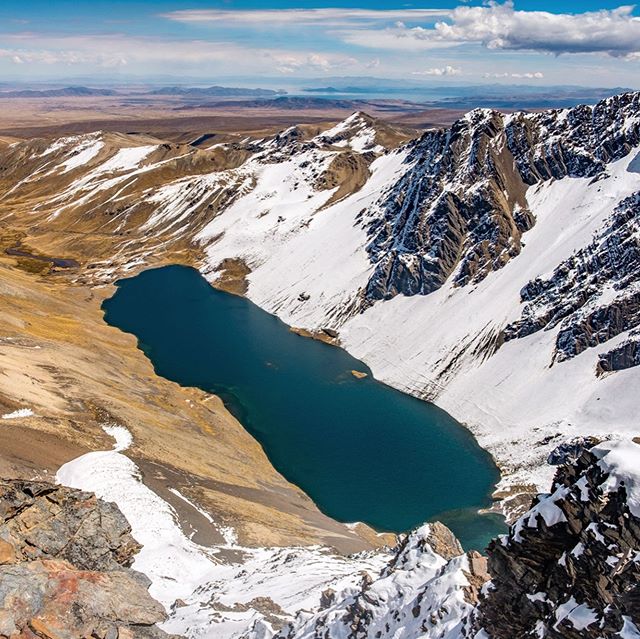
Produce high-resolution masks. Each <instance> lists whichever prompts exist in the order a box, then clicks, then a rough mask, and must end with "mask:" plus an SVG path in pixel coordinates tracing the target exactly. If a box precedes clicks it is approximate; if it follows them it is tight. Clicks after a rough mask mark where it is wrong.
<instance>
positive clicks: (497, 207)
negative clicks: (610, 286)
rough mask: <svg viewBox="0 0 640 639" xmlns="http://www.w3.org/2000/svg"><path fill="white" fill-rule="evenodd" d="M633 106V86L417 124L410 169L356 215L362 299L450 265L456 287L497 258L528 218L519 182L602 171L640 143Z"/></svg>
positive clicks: (401, 290)
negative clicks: (524, 110)
mask: <svg viewBox="0 0 640 639" xmlns="http://www.w3.org/2000/svg"><path fill="white" fill-rule="evenodd" d="M639 112H640V93H628V94H623V95H619V96H615V97H613V98H609V99H606V100H603V101H602V102H600V103H599V104H597V105H595V106H580V107H576V108H574V109H570V110H563V111H560V110H554V111H548V112H546V113H541V114H516V115H513V116H503V115H501V114H499V113H497V112H494V111H488V110H480V109H478V110H475V111H472V112H471V113H469V114H468V115H467V116H466V117H465V118H463V119H462V120H459V121H458V122H456V123H455V124H454V125H453V126H452V127H451V129H447V130H435V131H429V132H427V133H425V134H424V135H423V136H422V137H421V138H420V139H419V140H417V141H415V142H414V143H412V145H411V149H410V153H409V156H408V158H407V160H406V161H407V163H408V164H410V165H411V168H410V169H409V170H408V171H407V172H406V173H405V174H404V175H403V177H402V178H401V179H400V180H399V181H398V182H397V184H396V185H394V187H393V188H392V189H390V191H389V192H387V193H385V194H384V195H383V196H382V198H381V199H380V201H379V203H378V205H377V206H378V207H379V208H380V209H381V214H378V213H377V212H376V213H375V215H373V216H372V218H373V219H372V220H371V221H368V222H367V221H366V220H367V219H368V218H367V217H366V216H365V217H364V218H363V219H364V220H365V224H367V225H368V226H367V229H368V232H369V235H370V238H371V241H370V244H369V246H368V251H369V254H370V256H371V260H372V262H373V263H374V264H375V265H376V267H375V271H374V273H373V275H372V276H371V279H370V281H369V283H368V285H367V288H366V291H365V299H364V304H365V306H366V305H368V304H371V303H372V302H374V301H375V300H379V299H390V298H392V297H394V296H395V295H397V294H403V295H426V294H428V293H431V292H433V291H434V290H436V289H438V288H439V287H441V286H442V285H443V284H444V282H445V281H446V280H447V278H448V277H449V276H451V275H452V274H454V283H455V284H456V285H459V286H462V285H465V284H467V283H474V282H478V281H480V280H482V279H483V278H484V277H485V276H486V275H487V274H488V273H490V272H491V271H493V270H496V269H499V268H501V267H502V266H504V265H505V264H506V263H507V262H508V261H509V260H510V259H511V258H513V257H515V256H517V255H518V254H519V253H520V250H521V248H522V242H521V240H522V234H523V233H524V232H525V231H527V230H529V229H530V228H531V227H532V226H533V225H534V223H535V219H534V217H533V215H532V214H531V212H530V211H529V209H528V206H527V201H526V189H527V188H528V187H529V186H531V185H533V184H536V183H538V182H541V181H544V180H548V179H551V178H556V179H560V178H563V177H593V178H594V179H599V178H600V177H603V176H604V175H605V172H606V167H607V164H608V163H610V162H612V161H614V160H617V159H620V158H622V157H624V156H625V155H627V154H628V153H629V152H630V151H631V149H632V148H633V147H634V146H637V145H638V144H640V120H639V119H638V118H637V117H636V116H637V115H638V113H639ZM544 325H545V324H544V323H542V326H544ZM531 328H532V327H529V329H530V330H531ZM538 328H540V327H538ZM536 330H537V329H536Z"/></svg>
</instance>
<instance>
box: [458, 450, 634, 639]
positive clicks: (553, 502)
mask: <svg viewBox="0 0 640 639" xmlns="http://www.w3.org/2000/svg"><path fill="white" fill-rule="evenodd" d="M631 445H632V446H633V444H631ZM597 450H598V449H593V451H589V450H587V449H585V450H583V452H582V454H581V455H580V457H579V458H578V459H577V460H576V461H575V462H574V463H572V464H569V465H565V466H562V467H560V468H559V470H558V472H557V474H556V477H555V480H554V484H553V489H552V490H553V493H552V494H551V495H550V496H549V495H545V496H541V497H540V498H539V499H538V500H537V501H536V502H534V506H533V508H532V510H531V511H529V513H527V514H526V515H524V517H523V518H521V519H520V520H519V521H518V522H517V523H516V524H515V525H514V526H512V528H511V531H510V533H509V535H507V536H505V537H504V538H503V539H497V540H494V541H493V542H492V543H491V545H490V546H489V551H488V552H489V564H488V566H489V572H490V573H491V575H492V583H491V585H490V587H488V588H487V589H485V591H484V594H483V595H482V596H481V599H480V603H479V604H478V606H477V608H476V610H475V612H474V615H473V619H472V624H471V628H472V629H471V631H470V632H469V634H468V636H474V634H475V631H478V630H480V629H484V631H485V633H486V634H487V635H488V636H489V637H491V638H492V639H513V638H514V637H518V638H523V639H524V638H525V637H531V638H534V637H535V638H541V639H544V638H546V637H549V638H553V639H560V638H563V639H564V638H566V639H574V638H575V639H578V638H589V637H594V638H596V637H598V638H600V637H603V638H606V639H609V638H611V639H613V638H618V637H620V636H621V635H620V632H621V631H622V629H623V627H624V626H625V623H627V622H628V621H630V622H632V623H634V624H640V563H639V562H638V550H639V549H640V518H638V517H636V516H634V514H633V513H632V512H631V510H630V506H629V501H628V497H629V496H628V494H627V490H626V488H625V486H624V483H623V482H620V481H619V480H616V481H611V478H610V477H609V476H608V475H607V472H605V470H604V469H603V468H602V467H601V465H599V457H598V455H597V454H594V451H597ZM546 522H549V523H546ZM627 636H635V635H627Z"/></svg>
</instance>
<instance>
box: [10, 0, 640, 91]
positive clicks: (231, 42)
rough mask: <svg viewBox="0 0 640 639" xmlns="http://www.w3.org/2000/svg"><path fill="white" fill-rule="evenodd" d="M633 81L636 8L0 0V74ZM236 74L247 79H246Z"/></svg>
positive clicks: (639, 18)
mask: <svg viewBox="0 0 640 639" xmlns="http://www.w3.org/2000/svg"><path fill="white" fill-rule="evenodd" d="M166 76H174V77H178V78H180V77H184V78H189V79H190V80H193V79H195V80H198V79H201V80H202V83H215V82H222V81H224V82H226V83H228V82H229V80H231V79H233V78H234V77H240V76H241V77H242V78H243V79H244V80H243V81H244V83H245V84H246V83H247V81H248V82H249V83H253V84H256V85H259V84H260V80H261V79H263V80H264V79H265V78H267V77H268V78H270V79H272V80H273V79H274V78H275V80H276V81H277V80H278V79H279V78H281V79H282V85H283V86H285V85H286V84H287V83H288V82H292V83H295V81H296V80H299V79H300V78H322V77H332V76H373V77H385V78H394V79H400V80H402V79H404V80H407V81H411V82H412V83H415V82H422V83H425V84H429V83H435V82H437V83H454V84H481V83H495V82H500V83H505V84H509V83H512V84H538V85H553V84H583V85H590V86H596V85H597V86H629V87H633V88H640V11H639V10H638V8H636V7H633V6H630V5H625V6H621V5H620V3H619V2H609V1H607V0H600V1H597V0H593V1H583V2H562V1H556V2H551V1H536V2H533V1H531V0H515V2H509V1H505V2H487V1H476V0H468V1H464V0H439V1H438V0H433V1H426V2H406V3H399V2H395V3H394V2H387V1H385V0H335V1H329V2H326V1H325V2H322V1H318V0H295V1H294V0H272V1H270V2H257V1H256V0H226V1H217V2H216V1H212V0H191V1H188V0H174V1H173V2H171V1H168V0H161V1H151V0H146V1H142V0H138V1H135V0H134V1H131V0H93V1H91V2H83V1H78V0H75V1H72V0H22V1H21V2H18V1H16V0H3V1H2V4H1V5H0V79H2V78H5V79H9V80H16V79H22V80H25V81H28V80H30V79H33V80H41V79H49V80H55V79H56V78H65V79H73V78H74V77H77V78H82V79H87V78H95V79H96V80H105V79H115V80H118V79H121V80H123V81H124V80H128V79H136V78H138V79H149V80H154V79H161V78H163V77H166ZM247 79H248V80H247Z"/></svg>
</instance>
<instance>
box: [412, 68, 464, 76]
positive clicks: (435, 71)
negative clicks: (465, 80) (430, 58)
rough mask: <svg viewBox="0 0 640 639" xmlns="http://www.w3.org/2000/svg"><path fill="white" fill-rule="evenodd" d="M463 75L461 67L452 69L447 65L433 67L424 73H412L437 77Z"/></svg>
mask: <svg viewBox="0 0 640 639" xmlns="http://www.w3.org/2000/svg"><path fill="white" fill-rule="evenodd" d="M461 73H462V69H460V68H459V67H452V66H450V65H447V66H446V67H432V68H431V69H425V70H424V71H412V73H411V75H435V76H446V75H460V74H461Z"/></svg>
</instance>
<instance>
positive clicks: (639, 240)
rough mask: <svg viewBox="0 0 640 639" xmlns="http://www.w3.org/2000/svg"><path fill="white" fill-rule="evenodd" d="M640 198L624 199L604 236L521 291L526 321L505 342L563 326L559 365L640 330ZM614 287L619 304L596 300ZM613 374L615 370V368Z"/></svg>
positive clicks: (509, 332) (510, 327)
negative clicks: (593, 348)
mask: <svg viewBox="0 0 640 639" xmlns="http://www.w3.org/2000/svg"><path fill="white" fill-rule="evenodd" d="M639 228H640V193H635V194H634V195H633V196H631V197H628V198H626V199H625V200H623V201H622V202H621V203H620V205H619V206H618V207H617V208H616V210H615V212H614V215H613V216H612V217H611V219H610V220H609V222H608V224H607V226H606V227H605V229H603V231H601V232H600V233H598V234H597V236H596V237H595V238H594V240H593V241H592V242H591V243H590V244H589V245H588V246H586V247H585V248H583V249H581V250H579V251H577V252H576V253H574V254H573V255H572V256H571V257H570V258H569V259H567V260H565V261H564V262H562V263H561V264H560V265H559V266H558V267H556V269H555V270H554V272H553V274H552V275H551V277H549V278H548V279H546V280H543V279H536V280H534V281H531V282H529V283H528V284H527V285H526V286H525V287H524V288H523V289H522V291H521V292H520V296H521V301H522V302H523V303H525V306H524V308H523V310H522V317H521V319H520V320H518V321H517V322H514V323H512V324H510V325H508V326H507V327H506V328H505V330H504V338H505V341H508V340H511V339H516V338H519V337H525V336H527V335H531V334H532V333H535V332H537V331H539V330H542V329H545V330H550V329H552V328H555V327H556V326H558V325H560V331H559V333H558V336H557V339H556V354H555V361H558V362H561V361H564V360H567V359H570V358H572V357H575V356H576V355H579V354H580V353H581V352H583V351H585V350H586V349H588V348H592V347H594V346H598V345H599V344H603V343H604V342H606V341H608V340H610V339H611V338H613V337H615V336H617V335H619V334H621V333H623V332H625V331H627V330H630V329H633V328H636V327H637V326H638V325H640V291H638V290H637V289H636V286H635V285H636V284H637V277H638V273H640V237H638V229H639ZM607 287H610V288H611V289H612V291H613V292H614V294H615V299H613V300H612V301H610V302H609V303H606V302H605V303H603V302H600V301H599V299H598V298H600V296H601V295H602V294H603V292H604V290H605V289H606V288H607ZM612 370H615V369H612Z"/></svg>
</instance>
